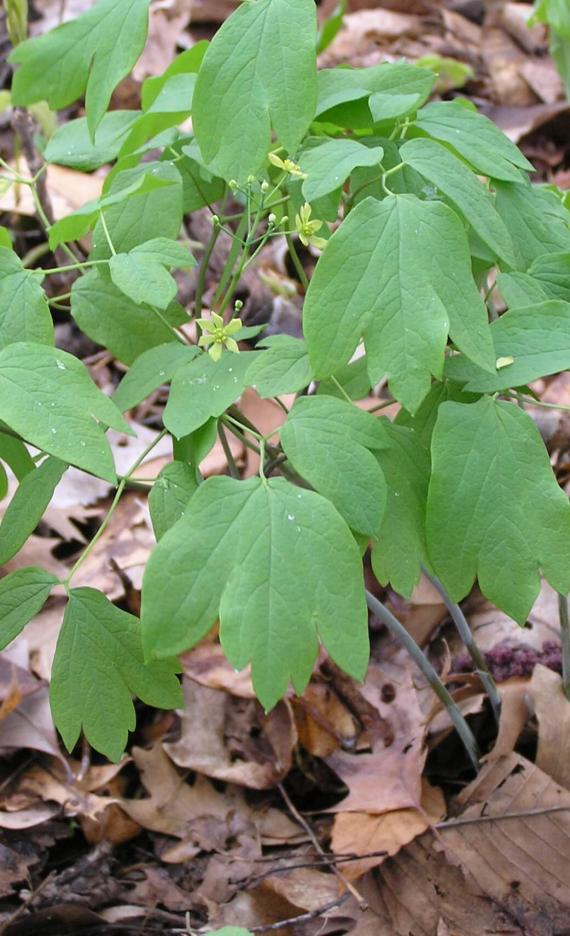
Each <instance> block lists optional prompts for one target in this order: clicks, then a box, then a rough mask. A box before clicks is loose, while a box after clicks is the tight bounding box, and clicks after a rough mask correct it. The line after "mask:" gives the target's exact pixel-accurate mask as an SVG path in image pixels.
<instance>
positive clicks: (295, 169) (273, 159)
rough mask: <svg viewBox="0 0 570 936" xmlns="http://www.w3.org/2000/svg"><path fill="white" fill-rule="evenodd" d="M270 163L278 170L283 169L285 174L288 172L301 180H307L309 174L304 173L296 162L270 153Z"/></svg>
mask: <svg viewBox="0 0 570 936" xmlns="http://www.w3.org/2000/svg"><path fill="white" fill-rule="evenodd" d="M268 159H269V162H270V163H272V165H274V166H277V168H278V169H281V170H282V171H283V172H288V173H289V175H293V176H297V177H298V178H299V179H306V178H307V173H306V172H303V170H302V169H301V167H300V166H298V165H297V163H296V162H293V160H292V159H288V158H287V157H285V159H281V157H280V156H278V155H277V153H270V154H269V156H268Z"/></svg>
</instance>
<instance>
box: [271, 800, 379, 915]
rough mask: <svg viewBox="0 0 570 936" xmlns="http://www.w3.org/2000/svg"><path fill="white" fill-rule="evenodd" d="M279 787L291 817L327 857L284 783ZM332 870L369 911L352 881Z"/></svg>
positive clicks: (332, 867)
mask: <svg viewBox="0 0 570 936" xmlns="http://www.w3.org/2000/svg"><path fill="white" fill-rule="evenodd" d="M278 787H279V792H280V793H281V796H282V797H283V799H284V801H285V805H286V806H287V809H288V810H289V812H290V813H291V815H292V816H293V818H294V819H295V820H296V822H298V823H299V825H300V826H301V828H303V829H304V830H305V832H306V833H307V835H308V836H309V838H310V840H311V842H312V843H313V846H314V848H315V851H316V852H317V854H319V855H323V856H325V857H326V852H325V851H324V850H323V848H322V846H321V843H320V842H319V840H318V838H317V836H316V835H315V833H314V832H313V830H312V829H311V827H310V825H309V823H308V822H307V820H306V819H304V818H303V816H302V815H301V813H300V812H299V810H298V809H297V807H296V806H295V804H294V803H293V802H292V800H291V797H290V796H289V794H288V793H287V790H286V789H285V787H284V786H283V784H282V783H280V784H278ZM331 869H332V872H333V874H335V875H336V877H337V878H338V879H339V881H340V882H341V883H342V884H343V885H344V887H345V888H346V890H347V891H348V892H349V893H350V894H352V896H353V897H354V898H355V899H356V900H357V901H358V905H359V907H360V909H361V910H362V911H364V910H368V903H367V902H366V900H365V899H364V897H363V896H362V894H361V893H359V891H357V889H356V887H354V885H353V884H351V883H350V881H348V880H347V879H346V878H345V876H344V874H343V873H342V871H339V869H338V868H337V867H336V865H334V864H332V865H331ZM317 915H318V914H317Z"/></svg>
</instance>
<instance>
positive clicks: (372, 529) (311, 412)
mask: <svg viewBox="0 0 570 936" xmlns="http://www.w3.org/2000/svg"><path fill="white" fill-rule="evenodd" d="M281 444H282V446H283V451H284V452H285V454H286V455H287V458H288V459H289V461H290V462H291V464H292V465H293V467H294V468H295V470H296V471H298V472H299V474H300V475H302V476H303V478H305V479H306V480H307V481H308V482H309V483H310V484H311V485H312V486H313V487H314V488H315V489H316V490H317V491H318V492H319V493H320V494H323V495H324V497H327V498H328V499H329V500H330V501H331V502H332V503H333V504H334V505H335V507H336V508H337V510H338V512H339V513H340V514H341V515H342V516H343V517H344V519H345V520H346V522H347V523H348V525H349V526H351V527H352V528H353V529H354V530H356V531H357V532H359V533H366V534H368V535H369V536H375V535H377V534H378V531H379V528H380V523H381V521H382V517H383V514H384V508H385V506H386V496H387V491H386V482H385V479H384V475H383V473H382V469H381V468H380V465H379V464H378V460H377V459H376V458H375V457H374V455H373V454H372V451H375V450H376V449H381V448H383V447H384V446H385V445H386V435H385V432H384V424H383V422H380V421H379V420H378V419H376V418H375V417H374V416H372V415H371V414H370V413H365V412H363V411H362V410H359V409H357V408H356V407H354V406H352V405H351V404H350V403H347V402H345V401H344V400H337V399H334V397H327V396H321V395H319V396H310V397H301V398H300V399H299V400H297V402H296V403H295V405H294V407H293V409H292V410H291V413H290V415H289V417H288V419H287V422H286V423H285V425H284V426H283V428H282V429H281Z"/></svg>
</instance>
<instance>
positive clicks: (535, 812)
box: [434, 804, 570, 830]
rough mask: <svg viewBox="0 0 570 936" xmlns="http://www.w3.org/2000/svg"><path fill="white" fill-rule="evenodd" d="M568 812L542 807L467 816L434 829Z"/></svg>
mask: <svg viewBox="0 0 570 936" xmlns="http://www.w3.org/2000/svg"><path fill="white" fill-rule="evenodd" d="M557 812H570V804H569V805H568V806H544V807H543V808H542V809H529V810H526V811H523V812H513V813H505V814H504V815H502V816H468V817H466V818H465V819H447V820H446V821H445V822H436V824H435V826H434V829H444V830H447V829H453V828H455V827H456V826H465V825H478V824H479V823H481V822H503V821H504V820H505V819H528V818H530V817H532V816H548V815H549V814H550V813H557Z"/></svg>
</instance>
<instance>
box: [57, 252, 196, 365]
mask: <svg viewBox="0 0 570 936" xmlns="http://www.w3.org/2000/svg"><path fill="white" fill-rule="evenodd" d="M162 269H163V268H162ZM164 273H165V276H167V277H168V279H169V280H170V279H171V277H170V276H169V274H168V273H166V271H165V270H164ZM172 282H174V281H173V280H172ZM71 314H72V316H73V318H74V319H75V321H76V322H77V324H78V325H79V327H80V329H81V331H82V332H83V333H84V334H85V335H87V336H88V337H89V338H91V339H92V341H96V342H97V344H100V345H103V347H105V348H107V349H108V350H109V351H110V352H111V353H112V354H113V355H115V357H117V358H118V359H119V360H120V361H123V362H124V363H125V364H132V363H133V361H135V360H136V359H137V358H138V357H139V356H140V355H141V354H143V353H144V352H145V351H147V350H149V349H151V348H154V347H155V346H156V345H162V344H164V343H165V342H169V341H170V342H171V343H172V344H179V342H178V341H176V338H175V336H174V335H173V333H172V326H176V325H181V324H182V322H184V321H186V313H185V311H184V309H183V308H182V307H181V306H180V305H178V303H176V302H172V303H171V304H170V305H169V306H168V308H166V309H165V311H164V312H163V313H162V314H157V312H156V311H155V310H154V309H152V308H151V307H150V306H148V305H145V303H144V302H137V301H133V300H132V299H129V298H128V297H127V296H126V295H125V294H124V292H121V290H120V289H119V288H118V287H117V286H116V285H115V283H113V282H110V281H109V280H107V279H103V277H102V276H100V274H99V272H98V271H97V270H90V271H89V272H88V273H87V274H86V275H85V276H82V277H80V278H79V279H77V280H76V281H75V283H74V284H73V286H72V289H71ZM169 326H170V327H169Z"/></svg>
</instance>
